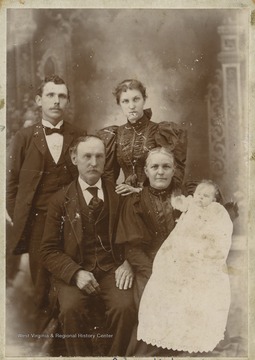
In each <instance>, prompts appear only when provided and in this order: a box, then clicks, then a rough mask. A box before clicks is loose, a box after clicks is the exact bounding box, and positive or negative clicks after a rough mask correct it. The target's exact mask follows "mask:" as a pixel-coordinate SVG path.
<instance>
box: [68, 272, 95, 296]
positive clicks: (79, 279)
mask: <svg viewBox="0 0 255 360" xmlns="http://www.w3.org/2000/svg"><path fill="white" fill-rule="evenodd" d="M74 280H75V282H76V285H77V286H78V288H79V289H80V290H84V291H85V292H86V293H87V294H89V295H90V294H92V295H95V294H99V293H100V287H99V284H98V282H97V281H96V279H95V277H94V275H93V274H92V273H91V272H89V271H85V270H79V271H78V272H77V273H76V274H75V276H74Z"/></svg>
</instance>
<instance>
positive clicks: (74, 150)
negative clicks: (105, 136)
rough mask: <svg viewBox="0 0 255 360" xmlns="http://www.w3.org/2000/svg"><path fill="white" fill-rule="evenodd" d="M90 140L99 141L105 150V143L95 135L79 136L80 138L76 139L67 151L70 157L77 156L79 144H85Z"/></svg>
mask: <svg viewBox="0 0 255 360" xmlns="http://www.w3.org/2000/svg"><path fill="white" fill-rule="evenodd" d="M90 139H98V140H100V141H101V142H102V143H103V145H104V149H105V143H104V142H103V140H102V139H100V137H99V136H97V135H85V136H80V137H78V138H77V139H76V140H75V141H74V143H73V145H72V147H71V148H70V149H69V153H70V155H76V154H77V148H78V145H79V144H80V143H83V142H87V141H88V140H90Z"/></svg>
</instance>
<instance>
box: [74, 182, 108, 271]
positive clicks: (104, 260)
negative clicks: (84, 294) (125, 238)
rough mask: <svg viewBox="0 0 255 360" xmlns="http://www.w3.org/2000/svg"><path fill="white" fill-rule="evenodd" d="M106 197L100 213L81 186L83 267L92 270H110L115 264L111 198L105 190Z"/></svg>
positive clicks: (79, 190) (79, 193) (79, 191)
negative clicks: (110, 232) (110, 231)
mask: <svg viewBox="0 0 255 360" xmlns="http://www.w3.org/2000/svg"><path fill="white" fill-rule="evenodd" d="M104 195H105V199H104V204H103V207H102V208H101V209H99V211H98V214H96V215H95V214H93V211H92V210H91V209H90V207H89V206H88V205H87V204H86V201H85V200H84V197H83V194H82V191H81V188H80V186H79V185H78V196H79V202H80V208H81V220H82V228H83V246H82V247H83V264H82V265H83V267H84V269H85V270H87V271H92V270H94V269H95V268H96V266H97V267H99V268H100V269H101V270H103V271H108V270H110V269H111V268H113V267H114V266H115V262H114V260H113V256H112V251H111V246H110V240H109V200H108V197H107V194H106V191H104Z"/></svg>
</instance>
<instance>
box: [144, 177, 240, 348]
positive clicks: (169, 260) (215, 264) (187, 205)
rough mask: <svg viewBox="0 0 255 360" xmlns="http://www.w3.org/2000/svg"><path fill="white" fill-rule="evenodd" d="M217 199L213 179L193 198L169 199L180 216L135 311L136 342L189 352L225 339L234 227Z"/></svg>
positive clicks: (205, 182)
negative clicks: (136, 314)
mask: <svg viewBox="0 0 255 360" xmlns="http://www.w3.org/2000/svg"><path fill="white" fill-rule="evenodd" d="M218 199H219V188H218V186H217V185H216V184H215V183H213V182H212V181H211V180H203V181H202V182H201V183H200V184H199V185H198V186H197V187H196V190H195V192H194V195H193V196H188V197H184V196H183V195H182V196H178V197H175V198H173V199H172V206H173V207H174V208H176V209H178V210H180V211H182V215H181V217H180V218H179V220H178V222H177V225H176V227H175V228H174V230H173V231H172V232H171V233H170V235H169V236H168V238H167V239H166V240H165V242H164V243H163V244H162V246H161V248H160V249H159V251H158V253H157V255H156V257H155V259H154V263H153V271H152V276H151V278H150V279H149V281H148V283H147V285H146V288H145V290H144V293H143V296H142V299H141V303H140V308H139V326H138V332H137V338H138V340H143V341H145V342H146V343H149V344H152V345H156V346H158V347H162V348H168V349H173V350H179V351H187V352H189V353H192V352H208V351H212V350H213V349H214V348H215V347H216V345H217V344H218V343H219V341H220V340H222V339H223V338H224V332H225V328H226V322H227V317H228V311H229V306H230V285H229V277H228V274H227V267H226V258H227V256H228V252H229V249H230V246H231V235H232V231H233V224H232V221H231V219H230V217H229V214H228V212H227V211H226V209H225V208H224V207H223V206H222V205H221V204H219V203H218V202H217V200H218ZM155 309H157V311H155Z"/></svg>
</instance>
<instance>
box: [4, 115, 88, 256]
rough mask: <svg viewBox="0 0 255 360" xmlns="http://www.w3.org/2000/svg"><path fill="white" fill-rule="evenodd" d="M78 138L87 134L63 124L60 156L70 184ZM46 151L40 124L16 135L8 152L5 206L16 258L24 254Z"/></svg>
mask: <svg viewBox="0 0 255 360" xmlns="http://www.w3.org/2000/svg"><path fill="white" fill-rule="evenodd" d="M81 135H86V132H85V131H81V130H80V129H77V128H75V127H74V126H73V125H71V124H69V123H67V122H64V133H63V137H64V141H63V150H62V152H63V153H64V158H65V163H66V167H67V169H68V171H69V172H70V182H71V181H72V179H74V178H75V177H76V176H77V168H76V166H75V165H73V163H72V161H71V158H70V155H69V147H70V146H71V145H72V143H73V141H74V140H75V139H76V138H77V137H79V136H81ZM46 150H47V143H46V139H45V135H44V131H43V127H42V124H41V122H39V123H37V124H35V125H33V126H31V127H28V128H24V129H21V130H20V131H18V132H17V133H16V135H15V137H14V140H13V141H12V143H11V145H10V148H9V150H8V155H7V175H6V179H7V186H6V206H7V211H8V213H9V215H10V217H11V218H12V220H13V223H14V226H13V234H14V237H15V246H14V253H16V254H21V253H22V252H26V249H25V248H24V245H23V244H21V243H22V241H23V239H22V235H23V232H24V229H25V226H26V224H27V221H28V217H29V214H30V211H31V207H32V202H33V199H34V196H35V193H36V190H37V188H38V185H39V183H40V180H41V178H42V175H43V170H44V161H45V152H46ZM24 241H25V240H24Z"/></svg>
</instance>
